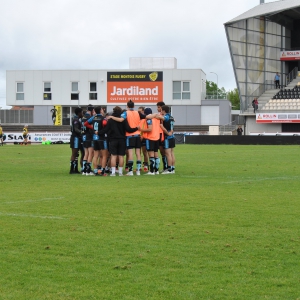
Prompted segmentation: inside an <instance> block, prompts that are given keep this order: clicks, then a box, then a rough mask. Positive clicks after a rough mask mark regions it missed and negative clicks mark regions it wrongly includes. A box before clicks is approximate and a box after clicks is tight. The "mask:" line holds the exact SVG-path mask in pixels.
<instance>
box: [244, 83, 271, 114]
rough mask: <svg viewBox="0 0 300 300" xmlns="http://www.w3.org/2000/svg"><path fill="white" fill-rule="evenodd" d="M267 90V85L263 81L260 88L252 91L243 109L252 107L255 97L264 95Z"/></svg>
mask: <svg viewBox="0 0 300 300" xmlns="http://www.w3.org/2000/svg"><path fill="white" fill-rule="evenodd" d="M265 91H266V89H265V85H264V84H263V83H261V84H260V85H259V86H258V88H257V89H256V90H255V91H254V92H253V93H252V94H250V95H249V96H248V97H247V99H246V103H243V107H242V111H245V110H247V109H248V108H249V107H252V100H253V99H254V98H258V97H259V96H260V95H262V94H263V93H264V92H265Z"/></svg>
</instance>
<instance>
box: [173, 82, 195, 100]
mask: <svg viewBox="0 0 300 300" xmlns="http://www.w3.org/2000/svg"><path fill="white" fill-rule="evenodd" d="M190 86H191V83H190V82H189V81H173V99H174V100H189V99H191V87H190Z"/></svg>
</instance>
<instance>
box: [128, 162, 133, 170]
mask: <svg viewBox="0 0 300 300" xmlns="http://www.w3.org/2000/svg"><path fill="white" fill-rule="evenodd" d="M132 169H133V160H129V161H128V171H129V172H131V171H132Z"/></svg>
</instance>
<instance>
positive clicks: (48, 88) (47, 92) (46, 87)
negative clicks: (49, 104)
mask: <svg viewBox="0 0 300 300" xmlns="http://www.w3.org/2000/svg"><path fill="white" fill-rule="evenodd" d="M51 99H52V93H51V82H44V100H51Z"/></svg>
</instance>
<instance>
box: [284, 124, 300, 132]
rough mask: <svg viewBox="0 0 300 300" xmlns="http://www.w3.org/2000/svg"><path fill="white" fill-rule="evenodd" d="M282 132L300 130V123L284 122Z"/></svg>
mask: <svg viewBox="0 0 300 300" xmlns="http://www.w3.org/2000/svg"><path fill="white" fill-rule="evenodd" d="M281 130H282V132H300V123H282V128H281Z"/></svg>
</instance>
